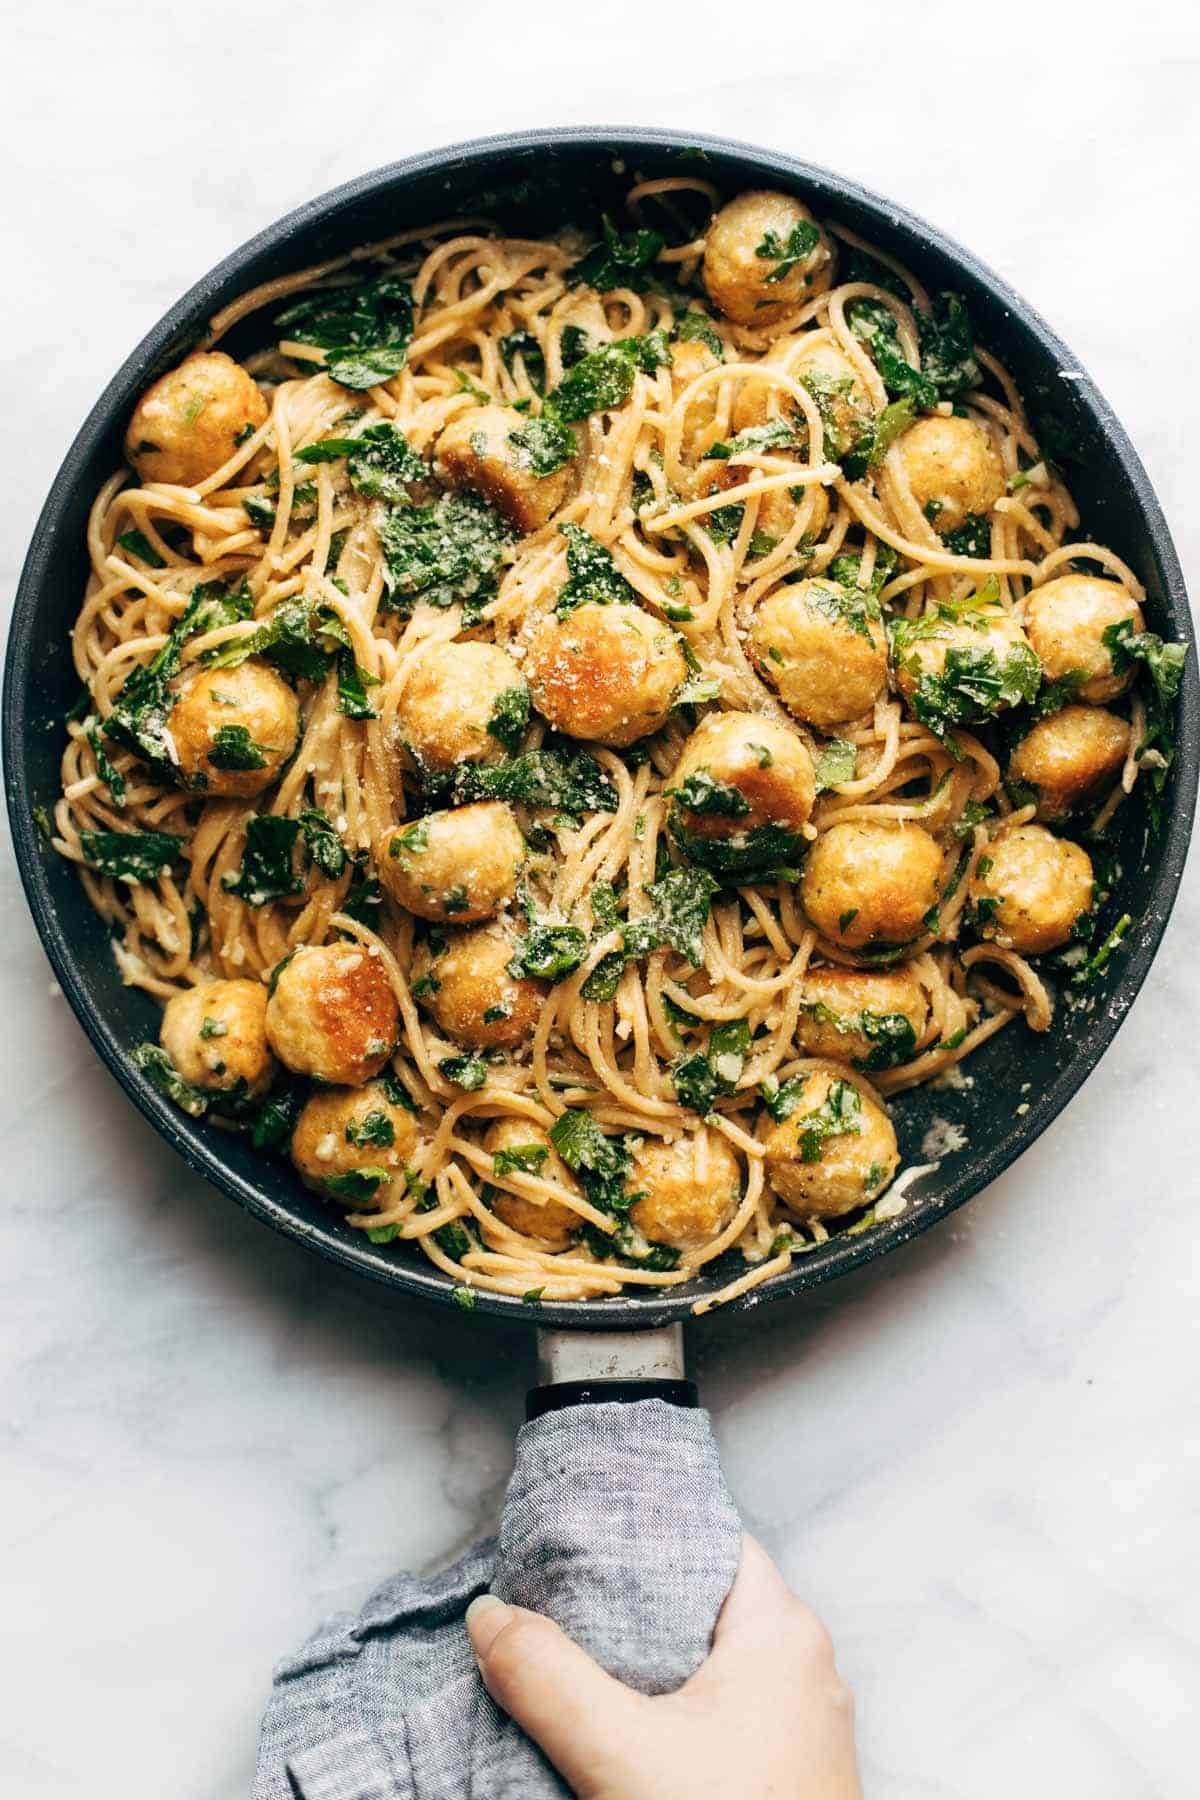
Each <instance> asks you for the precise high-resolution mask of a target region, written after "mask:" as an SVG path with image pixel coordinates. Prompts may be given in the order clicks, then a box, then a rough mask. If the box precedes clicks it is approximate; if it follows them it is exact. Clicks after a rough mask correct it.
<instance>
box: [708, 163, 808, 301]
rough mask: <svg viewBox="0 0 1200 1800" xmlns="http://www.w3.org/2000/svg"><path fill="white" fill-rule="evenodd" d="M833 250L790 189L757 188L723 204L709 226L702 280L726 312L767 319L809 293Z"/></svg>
mask: <svg viewBox="0 0 1200 1800" xmlns="http://www.w3.org/2000/svg"><path fill="white" fill-rule="evenodd" d="M831 255H832V252H831V250H830V246H829V240H828V238H827V237H826V236H825V234H824V232H823V231H821V230H820V228H819V227H818V226H817V225H816V224H815V222H814V220H813V216H812V214H811V213H810V212H809V210H808V208H807V207H806V206H801V204H800V202H799V200H794V199H793V198H792V196H791V195H790V194H777V193H772V192H770V191H768V190H765V189H759V190H755V191H752V192H750V193H746V194H739V195H738V197H737V199H736V200H731V201H730V202H729V204H728V205H727V206H723V207H722V208H721V210H720V211H719V212H718V213H717V214H716V216H715V217H714V219H713V221H712V223H711V225H710V226H709V228H708V238H707V242H706V243H705V246H704V285H705V287H706V288H707V290H708V293H709V297H710V299H711V300H712V301H713V302H714V304H715V305H716V306H719V307H720V309H721V311H722V312H723V313H724V314H725V316H726V318H728V319H734V320H736V321H737V323H738V324H739V325H770V324H771V323H772V321H773V320H775V319H777V318H779V317H780V315H781V314H782V313H785V312H787V311H788V309H789V308H790V307H793V306H796V305H797V304H798V303H799V302H800V301H801V300H804V299H807V298H808V296H809V294H810V293H811V292H812V291H813V283H814V279H815V277H816V276H817V274H818V272H819V271H821V270H822V269H824V268H825V267H826V265H827V264H828V263H829V261H830V258H831Z"/></svg>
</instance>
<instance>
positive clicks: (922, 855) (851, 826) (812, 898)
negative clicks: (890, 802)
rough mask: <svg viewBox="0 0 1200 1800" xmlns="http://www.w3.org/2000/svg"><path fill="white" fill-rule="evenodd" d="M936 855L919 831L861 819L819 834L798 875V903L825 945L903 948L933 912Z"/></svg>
mask: <svg viewBox="0 0 1200 1800" xmlns="http://www.w3.org/2000/svg"><path fill="white" fill-rule="evenodd" d="M941 880H942V852H941V851H940V850H939V848H938V846H937V844H936V843H935V842H934V840H933V838H932V837H930V835H929V833H928V832H927V831H925V830H923V829H922V827H921V826H920V825H885V824H883V823H882V822H880V823H879V824H875V823H874V822H872V821H870V820H866V819H862V820H856V821H853V822H852V821H850V820H847V821H846V822H845V823H843V824H840V825H831V826H830V828H829V830H828V831H823V832H822V833H821V835H820V837H819V838H818V839H817V841H816V843H815V844H814V845H813V847H812V849H811V850H810V851H809V853H808V859H807V861H806V862H805V865H804V872H803V874H802V875H801V877H800V901H801V904H802V906H803V907H804V910H805V912H806V913H807V915H808V917H809V919H810V920H811V921H812V923H813V925H815V927H816V929H817V930H818V931H819V932H820V934H821V936H822V937H824V938H828V939H829V941H830V942H831V943H834V944H841V945H842V946H843V947H844V948H845V949H847V950H861V949H864V948H865V947H866V946H867V945H869V944H907V943H909V942H910V941H911V940H912V939H913V938H915V937H918V936H919V935H920V933H921V932H922V931H923V930H924V929H925V915H926V914H927V913H928V912H930V911H931V909H933V908H934V907H936V906H937V903H938V900H939V897H940V892H941Z"/></svg>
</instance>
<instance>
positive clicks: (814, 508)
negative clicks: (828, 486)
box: [708, 457, 829, 556]
mask: <svg viewBox="0 0 1200 1800" xmlns="http://www.w3.org/2000/svg"><path fill="white" fill-rule="evenodd" d="M710 466H715V467H716V468H717V469H718V470H719V471H720V472H719V474H718V475H717V479H716V486H717V487H718V488H734V487H739V486H740V485H741V483H742V482H744V481H753V480H754V479H755V477H756V476H759V475H762V474H763V473H764V472H765V471H764V470H763V469H761V468H756V467H755V466H754V465H753V464H751V463H744V462H740V461H739V460H738V459H737V457H730V458H729V460H728V461H727V462H726V461H722V462H719V463H717V464H716V465H710ZM708 491H709V493H712V492H713V488H712V487H711V486H710V487H709V490H708ZM806 502H807V503H808V506H809V512H808V517H807V520H806V526H805V529H806V530H807V531H808V532H810V533H813V534H814V535H818V536H819V534H820V533H821V531H822V530H823V529H824V526H825V521H826V519H827V517H828V515H829V501H828V499H827V498H826V495H825V490H824V488H821V487H796V488H786V487H778V488H769V489H768V490H767V492H766V493H765V494H758V495H756V496H755V500H754V502H753V504H755V505H756V507H757V511H756V512H755V515H754V530H753V531H752V533H751V535H750V554H751V556H764V555H766V554H767V552H768V551H770V550H773V549H774V548H775V545H776V544H777V543H778V542H779V540H780V539H781V538H785V537H786V536H787V534H788V532H789V531H790V530H791V529H792V527H793V525H794V524H795V523H796V515H797V513H798V512H799V511H800V508H801V506H803V505H804V504H805V503H806ZM747 504H750V502H748V503H747Z"/></svg>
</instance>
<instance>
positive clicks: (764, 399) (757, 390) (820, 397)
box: [730, 331, 874, 462]
mask: <svg viewBox="0 0 1200 1800" xmlns="http://www.w3.org/2000/svg"><path fill="white" fill-rule="evenodd" d="M765 361H766V362H767V363H768V364H769V365H770V366H771V367H773V368H778V369H780V370H782V371H783V372H784V373H786V374H787V375H789V376H790V377H791V379H792V380H793V381H798V382H800V383H801V384H802V385H803V386H804V387H806V388H807V389H808V391H809V392H810V394H811V395H812V396H813V399H814V400H815V401H816V403H817V410H818V411H819V413H820V414H821V419H822V422H823V424H824V427H825V432H824V451H825V455H826V457H828V458H830V459H832V460H833V461H835V462H837V461H840V459H841V458H842V457H843V456H845V455H846V454H847V453H848V452H849V450H850V449H851V448H852V447H853V446H854V445H855V444H857V443H859V442H860V440H861V439H862V438H863V437H864V435H865V432H866V430H867V428H868V426H869V425H870V424H871V421H872V418H873V416H874V415H873V410H872V407H871V400H870V396H869V395H868V393H867V390H866V388H865V387H864V386H863V380H862V376H861V375H860V374H859V372H858V370H857V369H856V368H855V366H854V364H853V363H852V362H851V361H850V358H849V357H848V356H847V355H846V353H845V351H844V350H843V349H841V347H840V346H839V345H838V344H836V343H833V342H832V341H831V340H830V338H829V337H828V336H827V335H826V334H825V333H823V332H816V331H802V332H799V333H796V334H792V335H789V336H786V337H781V338H779V339H778V340H777V342H776V343H774V344H772V345H771V348H770V351H769V353H768V354H767V356H766V358H765ZM799 410H800V409H799V407H798V406H797V404H796V402H795V400H794V399H793V398H792V396H791V394H789V393H788V392H787V390H786V389H785V388H783V387H781V386H780V385H779V384H778V383H776V382H771V381H764V380H755V379H754V378H753V377H749V378H747V379H746V380H745V381H743V382H742V383H741V385H740V387H739V388H738V391H737V394H736V395H735V396H734V402H733V409H732V415H731V419H730V423H731V425H732V427H733V429H734V430H735V431H745V430H746V429H747V427H749V426H753V425H762V424H764V423H765V422H766V420H767V419H769V418H770V417H771V415H772V413H776V412H778V413H781V414H783V415H784V416H785V417H787V416H788V415H798V414H799Z"/></svg>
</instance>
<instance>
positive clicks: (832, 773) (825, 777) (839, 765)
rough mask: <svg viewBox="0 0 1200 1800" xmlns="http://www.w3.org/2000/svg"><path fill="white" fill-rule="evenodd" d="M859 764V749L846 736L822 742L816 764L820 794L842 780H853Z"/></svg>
mask: <svg viewBox="0 0 1200 1800" xmlns="http://www.w3.org/2000/svg"><path fill="white" fill-rule="evenodd" d="M857 764H858V751H857V750H856V749H855V747H854V745H853V744H850V743H847V741H846V739H845V738H830V739H829V741H828V742H827V743H825V744H822V746H821V750H820V754H819V755H818V757H817V759H816V763H815V765H814V767H815V769H816V776H817V792H818V794H824V793H826V792H827V791H828V789H829V788H832V787H837V786H838V784H839V783H840V782H843V781H853V780H854V771H855V768H856V767H857Z"/></svg>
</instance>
